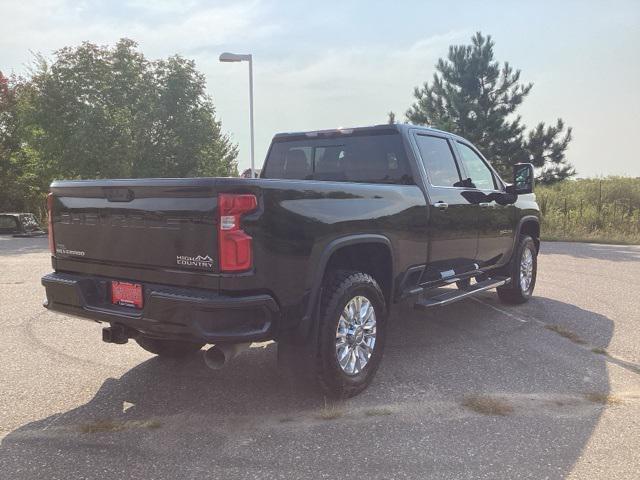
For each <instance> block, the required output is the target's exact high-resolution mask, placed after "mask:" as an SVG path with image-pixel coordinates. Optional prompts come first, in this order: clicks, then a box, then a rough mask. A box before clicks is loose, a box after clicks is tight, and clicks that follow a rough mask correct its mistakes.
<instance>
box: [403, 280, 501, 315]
mask: <svg viewBox="0 0 640 480" xmlns="http://www.w3.org/2000/svg"><path fill="white" fill-rule="evenodd" d="M510 281H511V278H509V277H494V278H489V279H488V280H484V281H482V282H478V283H476V284H475V285H472V286H471V287H469V288H468V289H467V290H452V291H449V292H446V293H441V294H440V295H436V296H434V297H427V298H422V299H420V300H418V301H417V302H416V303H415V304H414V305H413V308H415V309H416V310H426V309H427V308H431V307H442V306H444V305H449V304H450V303H454V302H457V301H458V300H463V299H465V298H468V297H471V296H472V295H475V294H476V293H480V292H484V291H486V290H491V289H492V288H496V287H500V286H502V285H506V284H507V283H509V282H510Z"/></svg>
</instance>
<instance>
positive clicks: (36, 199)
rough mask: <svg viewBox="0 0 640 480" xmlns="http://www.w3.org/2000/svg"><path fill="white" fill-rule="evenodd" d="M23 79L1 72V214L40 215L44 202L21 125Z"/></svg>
mask: <svg viewBox="0 0 640 480" xmlns="http://www.w3.org/2000/svg"><path fill="white" fill-rule="evenodd" d="M25 88H26V83H25V82H24V80H23V79H21V78H18V77H16V76H11V77H5V76H4V75H3V74H2V72H0V211H5V212H6V211H23V210H28V211H33V212H35V213H41V212H42V211H43V210H44V201H43V198H42V195H41V194H40V190H39V188H38V181H37V180H38V179H37V176H36V175H35V172H34V168H33V167H34V152H33V151H32V150H31V149H30V148H29V147H28V145H25V144H24V142H23V140H22V137H23V131H22V130H23V129H22V125H21V122H20V111H21V103H22V102H21V97H22V92H23V91H24V89H25Z"/></svg>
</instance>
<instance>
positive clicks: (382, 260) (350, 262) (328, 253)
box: [303, 234, 394, 324]
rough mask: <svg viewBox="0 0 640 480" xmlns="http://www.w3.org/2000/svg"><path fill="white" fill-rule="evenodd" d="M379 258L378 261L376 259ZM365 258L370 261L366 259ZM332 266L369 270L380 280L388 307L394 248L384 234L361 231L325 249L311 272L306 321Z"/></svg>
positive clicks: (307, 321) (304, 318) (334, 241)
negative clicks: (361, 232) (363, 232)
mask: <svg viewBox="0 0 640 480" xmlns="http://www.w3.org/2000/svg"><path fill="white" fill-rule="evenodd" d="M373 258H375V259H377V261H372V259H373ZM364 259H367V260H368V262H367V263H365V262H364ZM332 268H345V269H350V268H351V269H358V270H360V271H363V272H364V273H369V274H370V275H371V276H373V277H374V278H375V279H376V281H377V282H378V283H379V284H380V288H381V289H382V292H383V294H384V296H385V300H386V302H387V307H388V306H389V304H390V303H391V298H392V292H393V288H394V285H393V268H394V259H393V249H392V246H391V241H390V240H389V238H387V237H386V236H384V235H377V234H357V235H347V236H344V237H340V238H337V239H335V240H333V241H331V242H329V244H328V245H327V246H326V247H325V248H324V249H323V250H322V253H321V254H320V255H319V257H318V261H317V266H316V268H315V269H313V272H312V275H311V282H310V283H311V292H310V295H309V301H308V303H307V305H306V308H305V312H304V317H303V323H306V324H308V323H310V320H311V318H312V317H313V313H314V310H315V307H316V305H317V303H318V300H319V298H320V290H321V288H322V282H323V281H324V278H325V275H326V273H327V271H329V270H331V269H332Z"/></svg>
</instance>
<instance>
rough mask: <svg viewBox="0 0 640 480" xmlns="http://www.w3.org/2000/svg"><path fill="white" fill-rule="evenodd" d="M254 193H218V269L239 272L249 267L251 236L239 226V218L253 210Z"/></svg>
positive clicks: (255, 205) (255, 203) (250, 260)
mask: <svg viewBox="0 0 640 480" xmlns="http://www.w3.org/2000/svg"><path fill="white" fill-rule="evenodd" d="M257 206H258V200H257V199H256V196H255V195H250V194H233V193H221V194H219V195H218V211H219V212H220V218H219V219H218V220H219V223H218V244H219V249H218V252H219V258H220V271H222V272H239V271H242V270H249V269H250V268H251V265H252V262H253V259H252V246H251V237H250V236H249V235H247V234H246V233H245V232H244V231H243V230H242V229H241V228H240V218H241V217H242V216H243V215H245V214H247V213H249V212H251V211H253V210H255V209H256V207H257Z"/></svg>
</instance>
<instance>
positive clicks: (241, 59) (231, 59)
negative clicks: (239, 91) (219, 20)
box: [220, 52, 256, 178]
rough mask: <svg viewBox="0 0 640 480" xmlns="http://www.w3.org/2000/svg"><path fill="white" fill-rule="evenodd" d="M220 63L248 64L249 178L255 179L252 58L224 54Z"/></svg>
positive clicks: (249, 56)
mask: <svg viewBox="0 0 640 480" xmlns="http://www.w3.org/2000/svg"><path fill="white" fill-rule="evenodd" d="M220 61H221V62H249V123H250V132H251V178H255V171H256V165H255V147H254V144H255V140H254V133H253V57H252V56H251V54H237V53H229V52H225V53H223V54H221V55H220Z"/></svg>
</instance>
